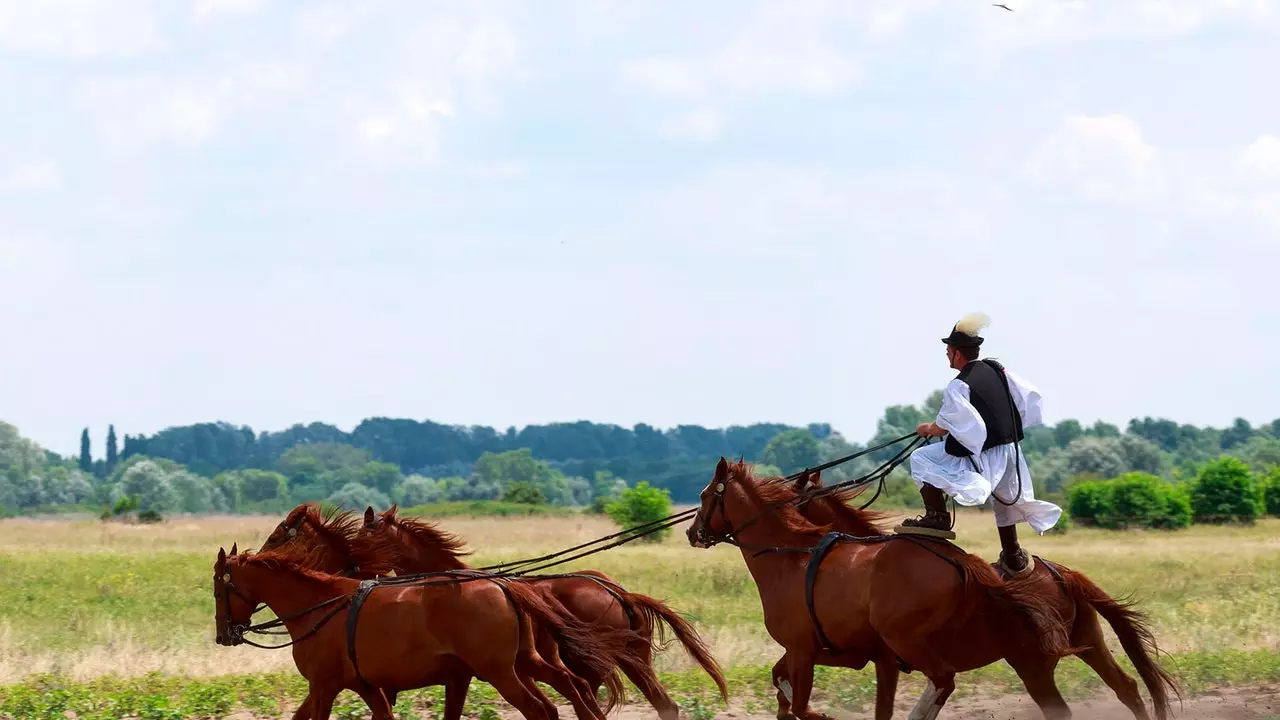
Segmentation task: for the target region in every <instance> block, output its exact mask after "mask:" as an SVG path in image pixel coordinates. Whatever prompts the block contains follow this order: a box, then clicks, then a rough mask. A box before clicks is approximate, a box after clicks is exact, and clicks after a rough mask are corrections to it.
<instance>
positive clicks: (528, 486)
mask: <svg viewBox="0 0 1280 720" xmlns="http://www.w3.org/2000/svg"><path fill="white" fill-rule="evenodd" d="M502 502H507V503H521V504H524V505H546V504H547V498H546V496H545V495H543V494H542V489H541V488H539V487H538V486H536V485H534V484H532V483H527V482H513V483H511V484H510V485H508V486H507V489H506V490H504V491H503V493H502Z"/></svg>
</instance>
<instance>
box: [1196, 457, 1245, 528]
mask: <svg viewBox="0 0 1280 720" xmlns="http://www.w3.org/2000/svg"><path fill="white" fill-rule="evenodd" d="M1191 510H1192V512H1193V514H1194V515H1195V519H1196V522H1204V523H1221V522H1232V521H1234V522H1244V523H1252V522H1253V521H1254V520H1256V519H1257V518H1258V516H1259V515H1261V514H1262V512H1263V504H1262V492H1261V488H1260V487H1259V485H1258V483H1257V482H1255V481H1254V478H1253V473H1251V472H1250V471H1249V466H1248V465H1245V464H1244V463H1243V462H1241V461H1240V460H1238V459H1236V458H1233V457H1224V458H1220V459H1218V460H1214V461H1213V462H1211V463H1208V464H1206V465H1205V466H1204V467H1202V468H1201V469H1200V475H1199V477H1197V478H1196V480H1195V482H1194V483H1193V484H1192V486H1191Z"/></svg>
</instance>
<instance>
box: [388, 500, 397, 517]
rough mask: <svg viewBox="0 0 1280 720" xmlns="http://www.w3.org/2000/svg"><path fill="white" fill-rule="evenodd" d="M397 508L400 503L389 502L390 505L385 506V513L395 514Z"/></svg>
mask: <svg viewBox="0 0 1280 720" xmlns="http://www.w3.org/2000/svg"><path fill="white" fill-rule="evenodd" d="M399 509H400V503H391V507H389V508H387V514H388V515H395V514H396V511H397V510H399Z"/></svg>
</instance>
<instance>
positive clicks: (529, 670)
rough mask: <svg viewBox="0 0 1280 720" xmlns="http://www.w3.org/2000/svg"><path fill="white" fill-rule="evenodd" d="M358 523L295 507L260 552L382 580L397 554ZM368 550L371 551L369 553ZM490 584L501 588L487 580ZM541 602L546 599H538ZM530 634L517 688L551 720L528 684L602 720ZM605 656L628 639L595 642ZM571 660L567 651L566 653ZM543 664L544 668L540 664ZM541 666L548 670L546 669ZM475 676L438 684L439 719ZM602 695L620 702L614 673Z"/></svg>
mask: <svg viewBox="0 0 1280 720" xmlns="http://www.w3.org/2000/svg"><path fill="white" fill-rule="evenodd" d="M360 524H361V523H360V518H359V516H357V515H355V513H354V512H353V511H346V512H334V513H330V514H328V515H327V516H326V515H322V513H321V511H320V508H319V506H318V505H315V504H312V503H306V504H302V505H299V506H297V507H295V508H294V509H293V510H292V511H290V513H289V515H288V516H286V517H285V519H284V520H283V521H282V522H281V523H280V524H279V525H277V526H276V528H275V530H274V531H272V533H271V535H270V536H268V538H267V540H266V542H264V543H263V545H262V551H276V550H280V549H281V548H284V547H285V546H287V545H290V544H293V545H297V546H300V547H301V548H302V550H300V552H305V553H306V560H307V563H308V569H311V570H318V571H321V572H325V573H330V574H339V575H345V576H347V577H352V578H356V579H369V578H374V577H378V576H380V575H387V574H389V573H391V572H395V571H397V569H398V568H396V566H395V561H396V559H397V558H398V557H399V551H398V548H397V547H396V546H395V545H394V544H393V543H390V542H388V541H386V540H385V539H380V538H375V537H372V536H361V535H360V534H359V529H360ZM371 546H372V547H371ZM443 579H444V578H438V579H430V580H428V582H439V581H440V580H443ZM490 582H502V581H501V580H497V579H494V580H490ZM543 599H544V601H545V600H547V598H545V597H544V598H543ZM547 604H548V605H549V606H550V607H551V608H552V609H553V610H555V611H556V612H557V613H558V614H560V615H562V616H563V615H567V614H568V611H567V610H565V609H564V608H563V607H562V606H560V605H559V604H558V602H557V601H555V600H554V599H550V601H549V602H548V603H547ZM532 624H533V626H534V628H535V648H534V649H533V651H532V652H531V649H530V648H529V647H528V646H527V645H525V644H524V643H523V642H522V644H521V647H520V654H519V655H518V656H517V661H516V667H517V671H518V672H517V674H518V675H519V677H520V679H521V682H523V683H524V684H525V686H526V687H527V688H529V690H530V692H531V693H532V694H533V695H534V696H535V697H536V698H538V700H539V701H540V702H542V703H543V705H544V707H545V708H546V709H547V712H548V714H549V715H550V716H551V717H552V718H556V717H558V711H557V710H556V707H555V705H554V704H553V703H551V701H550V700H548V699H547V697H546V695H544V694H543V693H542V691H541V690H540V689H539V688H538V687H537V686H536V685H534V684H533V682H532V680H538V681H541V682H545V683H547V684H548V685H550V686H552V687H553V688H555V689H556V690H557V691H558V692H560V694H561V695H564V696H565V697H566V698H567V699H568V700H569V701H570V703H571V704H572V705H573V706H574V710H575V712H576V713H577V714H578V717H579V718H581V720H592V719H593V718H603V717H604V715H605V714H607V711H602V710H601V709H600V707H599V705H598V704H597V703H596V700H595V698H596V691H595V690H594V689H593V688H590V687H588V686H587V684H586V682H585V681H583V680H582V679H581V678H580V677H577V676H575V675H574V674H573V673H572V672H570V671H569V670H568V668H566V667H565V666H564V664H563V662H562V661H561V658H560V652H559V650H560V648H559V647H558V645H557V644H556V641H555V638H554V637H553V635H552V633H551V632H550V631H549V630H548V629H547V628H546V627H544V626H540V625H538V624H537V623H536V622H534V623H532ZM598 639H599V640H600V641H601V642H602V644H603V647H604V650H605V651H606V652H607V654H609V655H615V654H618V653H620V652H621V651H622V649H623V648H625V646H626V642H627V641H628V640H629V639H630V638H629V637H625V636H623V637H619V636H617V635H616V634H615V635H612V636H610V635H605V636H601V637H599V638H598ZM567 649H568V650H569V651H570V655H571V656H572V650H573V647H572V646H571V647H569V648H567ZM544 660H545V661H546V662H545V664H544V662H543V661H544ZM574 661H575V663H576V664H578V665H580V666H584V667H587V668H590V667H591V665H592V663H591V662H590V660H589V659H583V658H576V657H575V658H574ZM547 665H549V666H550V667H549V668H548V667H547ZM474 675H475V673H474V672H473V671H472V670H471V669H469V668H466V667H463V666H462V665H459V666H458V667H457V668H455V669H454V670H453V671H452V672H450V673H448V676H447V677H443V678H441V679H440V682H438V683H433V684H443V685H444V686H445V717H446V718H449V719H451V720H456V719H457V718H459V717H461V715H462V708H463V705H464V702H465V700H466V696H467V688H468V687H469V686H470V684H471V678H472V677H473V676H474ZM608 681H609V682H608V683H607V689H608V693H609V695H608V697H609V699H610V707H612V704H613V702H614V698H617V697H619V696H621V693H622V684H621V681H620V680H619V678H618V676H617V673H610V675H609V677H608ZM381 690H382V691H383V692H384V694H385V695H386V697H387V702H388V704H390V705H395V701H396V695H397V690H395V689H388V688H381ZM307 707H308V701H304V702H303V706H302V708H300V709H299V715H295V720H305V719H306V718H308V717H309V715H307V714H306V712H305V711H306V708H307Z"/></svg>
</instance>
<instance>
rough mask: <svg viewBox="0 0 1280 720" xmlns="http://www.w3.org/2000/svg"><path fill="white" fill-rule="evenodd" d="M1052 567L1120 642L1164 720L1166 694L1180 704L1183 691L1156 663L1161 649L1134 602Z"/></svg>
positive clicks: (1158, 718)
mask: <svg viewBox="0 0 1280 720" xmlns="http://www.w3.org/2000/svg"><path fill="white" fill-rule="evenodd" d="M1055 567H1056V568H1057V570H1058V572H1059V573H1060V574H1061V576H1062V581H1063V583H1064V584H1065V585H1066V586H1067V589H1068V591H1069V592H1070V593H1071V596H1072V597H1073V598H1074V599H1075V601H1076V603H1077V604H1078V605H1088V606H1090V607H1092V608H1093V609H1094V610H1096V611H1097V612H1098V614H1099V615H1101V616H1102V617H1103V618H1105V619H1106V621H1107V624H1109V625H1111V629H1112V631H1113V632H1115V634H1116V637H1117V638H1118V639H1119V640H1120V647H1122V648H1124V652H1125V654H1126V655H1128V656H1129V661H1130V662H1132V663H1133V667H1134V669H1135V670H1137V671H1138V676H1139V677H1141V678H1142V683H1143V684H1144V685H1146V686H1147V693H1149V694H1150V695H1151V706H1152V710H1153V711H1154V713H1155V716H1156V720H1167V718H1168V717H1169V691H1173V694H1174V695H1177V697H1178V700H1179V702H1181V700H1182V691H1181V690H1180V689H1179V688H1178V683H1177V681H1176V680H1175V679H1174V677H1173V675H1172V674H1171V673H1170V672H1169V671H1168V670H1165V669H1164V668H1163V667H1161V666H1160V664H1159V663H1157V662H1156V661H1155V657H1156V656H1157V655H1158V654H1159V652H1160V649H1159V647H1157V645H1156V638H1155V634H1154V633H1152V632H1151V628H1150V627H1149V626H1148V625H1147V619H1146V617H1145V616H1144V615H1143V613H1142V612H1141V611H1139V610H1137V609H1136V606H1137V601H1135V600H1131V599H1128V598H1126V599H1120V600H1117V599H1115V598H1112V597H1111V596H1109V595H1107V593H1106V592H1104V591H1103V589H1102V588H1100V587H1098V586H1097V585H1096V584H1095V583H1094V582H1093V581H1092V580H1090V579H1089V578H1087V577H1085V576H1084V575H1083V574H1082V573H1079V572H1076V571H1075V570H1069V569H1067V568H1064V567H1062V566H1061V565H1055Z"/></svg>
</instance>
